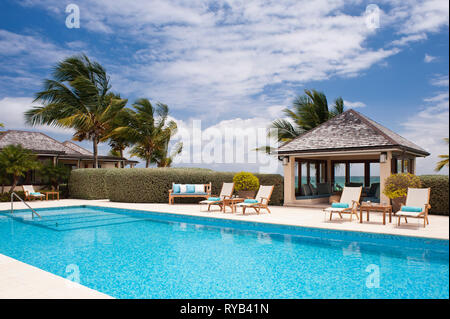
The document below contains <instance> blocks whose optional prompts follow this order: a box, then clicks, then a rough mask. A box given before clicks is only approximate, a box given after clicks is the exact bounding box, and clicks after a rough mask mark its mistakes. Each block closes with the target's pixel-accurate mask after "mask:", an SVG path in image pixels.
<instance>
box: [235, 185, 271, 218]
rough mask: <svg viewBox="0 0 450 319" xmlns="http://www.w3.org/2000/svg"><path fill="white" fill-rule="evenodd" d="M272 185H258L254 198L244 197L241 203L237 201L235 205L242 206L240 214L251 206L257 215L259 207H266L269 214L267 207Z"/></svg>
mask: <svg viewBox="0 0 450 319" xmlns="http://www.w3.org/2000/svg"><path fill="white" fill-rule="evenodd" d="M273 189H274V186H273V185H272V186H260V187H259V190H258V193H257V194H256V196H255V198H254V199H246V200H245V201H244V202H243V203H239V204H237V205H236V206H239V207H242V214H244V215H245V210H246V209H247V208H253V209H254V210H255V211H256V213H257V214H258V215H259V213H260V211H261V209H266V210H267V211H268V212H269V214H270V209H269V207H268V205H269V201H270V197H271V196H272V192H273Z"/></svg>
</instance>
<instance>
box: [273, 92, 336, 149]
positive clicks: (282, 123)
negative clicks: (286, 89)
mask: <svg viewBox="0 0 450 319" xmlns="http://www.w3.org/2000/svg"><path fill="white" fill-rule="evenodd" d="M283 112H284V114H286V115H287V117H288V118H289V120H287V119H278V120H275V121H274V122H273V123H272V125H271V128H273V129H277V130H278V133H277V136H276V137H277V139H278V141H289V140H292V139H294V138H295V137H297V136H299V135H300V134H302V133H303V132H306V131H309V130H311V129H313V128H315V127H316V126H318V125H320V124H322V123H324V122H326V121H328V120H329V119H331V118H332V117H334V116H336V115H338V114H341V113H343V112H344V101H343V99H342V98H341V97H338V98H337V99H336V100H335V102H334V105H333V107H332V109H331V110H330V108H329V106H328V101H327V97H326V96H325V94H324V93H323V92H319V91H316V90H305V94H304V95H300V96H297V97H296V98H295V99H294V102H293V103H292V109H289V108H285V109H284V110H283Z"/></svg>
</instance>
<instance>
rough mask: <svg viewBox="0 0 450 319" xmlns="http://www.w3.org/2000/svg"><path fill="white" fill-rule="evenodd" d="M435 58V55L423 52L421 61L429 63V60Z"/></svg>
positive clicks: (431, 60)
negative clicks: (423, 55)
mask: <svg viewBox="0 0 450 319" xmlns="http://www.w3.org/2000/svg"><path fill="white" fill-rule="evenodd" d="M436 59H437V57H435V56H432V55H429V54H426V53H425V57H424V58H423V61H424V62H425V63H430V62H433V61H435V60H436Z"/></svg>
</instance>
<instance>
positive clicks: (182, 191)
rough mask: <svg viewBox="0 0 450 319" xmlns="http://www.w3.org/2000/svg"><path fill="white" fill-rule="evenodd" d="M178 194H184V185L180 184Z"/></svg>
mask: <svg viewBox="0 0 450 319" xmlns="http://www.w3.org/2000/svg"><path fill="white" fill-rule="evenodd" d="M180 193H186V185H184V184H180Z"/></svg>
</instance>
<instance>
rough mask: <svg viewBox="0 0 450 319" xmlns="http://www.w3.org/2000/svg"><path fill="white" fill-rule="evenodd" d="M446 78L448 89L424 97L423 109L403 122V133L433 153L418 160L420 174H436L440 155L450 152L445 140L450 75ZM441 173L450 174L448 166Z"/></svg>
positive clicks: (446, 135)
mask: <svg viewBox="0 0 450 319" xmlns="http://www.w3.org/2000/svg"><path fill="white" fill-rule="evenodd" d="M446 78H447V88H446V89H447V90H446V91H444V92H437V93H436V94H435V95H434V96H432V97H429V98H426V99H424V102H425V104H424V105H423V107H422V108H421V110H420V111H419V112H417V113H416V114H414V115H412V116H410V117H408V118H407V119H406V121H405V123H404V124H403V127H404V131H403V132H402V135H403V136H405V137H406V138H408V139H410V140H411V141H414V142H415V143H416V144H418V145H420V146H421V147H423V148H424V149H425V150H427V151H428V152H429V153H431V155H430V156H428V157H427V158H425V159H418V160H417V170H418V174H435V173H436V172H435V171H434V168H435V167H436V163H437V162H438V161H439V160H440V159H439V158H438V155H440V154H448V152H449V149H448V145H447V144H445V143H444V142H443V138H444V137H448V132H449V93H448V75H447V76H446ZM438 83H439V85H442V83H441V82H438ZM441 173H445V174H448V168H444V169H443V170H442V171H441Z"/></svg>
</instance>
